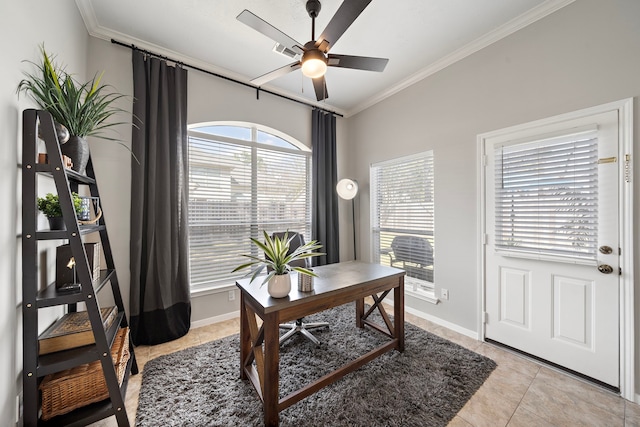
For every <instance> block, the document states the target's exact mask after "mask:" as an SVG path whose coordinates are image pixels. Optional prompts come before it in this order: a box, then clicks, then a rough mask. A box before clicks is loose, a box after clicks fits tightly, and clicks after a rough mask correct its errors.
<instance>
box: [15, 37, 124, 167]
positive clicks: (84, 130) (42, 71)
mask: <svg viewBox="0 0 640 427" xmlns="http://www.w3.org/2000/svg"><path fill="white" fill-rule="evenodd" d="M40 51H41V53H42V62H41V63H39V64H38V63H35V62H31V61H27V62H30V63H31V64H33V65H35V66H36V68H37V71H36V72H35V73H29V72H25V73H24V75H25V76H26V78H25V79H23V80H22V81H20V83H19V84H18V94H20V93H21V92H24V93H25V94H26V95H28V96H29V97H31V99H33V100H34V101H35V102H36V104H37V105H38V107H39V108H41V109H42V110H45V111H48V112H49V113H50V114H51V116H52V117H53V120H54V121H55V122H57V123H59V124H60V125H62V126H64V127H65V128H66V129H67V130H68V131H69V133H70V135H71V136H70V137H69V140H68V141H67V142H66V143H63V142H61V141H59V142H60V143H61V144H62V145H60V149H61V151H62V154H64V155H66V156H68V157H70V158H71V160H72V162H73V167H72V169H73V170H74V171H76V172H78V173H80V174H82V175H84V174H85V168H86V165H87V162H88V160H89V145H88V143H87V139H86V138H87V137H88V136H95V137H98V138H103V139H108V140H112V141H115V142H117V143H118V144H120V145H122V146H123V147H125V148H127V149H129V147H127V146H126V145H125V144H124V143H122V142H120V141H117V140H116V139H114V138H110V137H107V136H105V135H104V134H103V131H104V130H105V129H106V128H109V127H111V126H115V125H118V124H122V122H113V121H108V120H107V119H109V118H110V117H112V116H113V115H114V114H116V113H119V112H125V111H124V110H122V109H121V108H118V107H116V106H115V105H114V103H115V102H116V101H117V100H119V99H120V98H122V97H124V96H125V95H121V94H118V93H113V92H108V90H109V89H108V88H109V87H110V86H108V85H104V84H101V83H100V82H101V80H102V74H99V75H98V74H96V75H94V76H93V78H92V79H91V80H89V81H88V82H86V83H79V82H78V81H76V80H75V79H74V78H73V76H72V75H71V74H69V73H67V72H66V71H65V69H64V67H63V66H60V65H57V64H56V63H54V57H52V56H50V55H49V54H47V52H46V51H45V49H44V45H42V46H41V47H40ZM57 130H58V134H60V132H61V130H60V129H57ZM62 132H63V131H62ZM129 151H131V150H129ZM132 154H133V153H132ZM134 158H135V156H134ZM136 160H137V159H136Z"/></svg>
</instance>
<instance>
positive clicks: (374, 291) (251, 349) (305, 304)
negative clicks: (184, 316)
mask: <svg viewBox="0 0 640 427" xmlns="http://www.w3.org/2000/svg"><path fill="white" fill-rule="evenodd" d="M314 272H315V273H316V274H317V275H318V277H315V278H314V290H313V291H312V292H298V287H297V276H296V274H293V273H292V279H293V280H292V286H291V288H292V289H291V293H290V294H289V296H288V297H285V298H271V297H270V296H269V294H268V293H267V285H266V284H265V285H264V286H262V287H261V286H260V284H261V283H262V277H259V278H256V280H254V281H253V283H251V282H250V279H243V280H239V281H237V282H236V286H238V288H240V378H242V379H243V380H244V379H249V380H250V381H251V382H252V383H253V386H254V387H255V389H256V391H257V392H258V395H259V397H260V399H261V400H262V407H263V410H264V424H265V426H277V425H278V423H279V415H278V414H279V412H280V411H282V410H283V409H285V408H288V407H289V406H291V405H293V404H294V403H296V402H299V401H300V400H302V399H304V398H305V397H307V396H309V395H311V394H313V393H315V392H316V391H318V390H319V389H321V388H322V387H325V386H327V385H329V384H331V383H333V382H335V381H336V380H338V379H340V378H342V377H343V376H345V375H346V374H348V373H349V372H352V371H354V370H356V369H358V368H359V367H361V366H362V365H364V364H365V363H367V362H369V361H371V360H373V359H375V358H376V357H378V356H380V355H381V354H383V353H386V352H388V351H391V350H393V349H396V350H398V351H404V274H405V272H404V271H403V270H400V269H397V268H392V267H385V266H381V265H378V264H368V263H364V262H358V261H350V262H343V263H338V264H331V265H325V266H322V267H315V268H314ZM391 290H393V300H394V304H393V306H394V309H393V315H394V322H391V319H390V318H389V316H388V315H387V313H386V311H385V309H384V307H383V306H382V304H381V302H382V300H383V299H384V298H385V297H386V296H387V294H388V293H389V292H390V291H391ZM368 296H371V297H373V300H374V304H373V306H371V307H370V308H369V310H367V312H366V313H365V311H364V307H365V306H364V298H365V297H368ZM352 301H355V302H356V312H355V324H356V326H357V327H359V328H363V327H364V325H368V326H370V327H372V328H374V329H376V330H378V331H380V332H382V333H383V334H385V335H387V336H389V338H391V340H390V341H388V342H387V343H385V344H383V345H381V346H380V347H378V348H376V349H374V350H371V351H370V352H368V353H366V354H364V355H362V356H360V357H358V358H357V359H355V360H353V361H351V362H349V363H347V364H346V365H344V366H342V367H341V368H338V369H337V370H336V371H334V372H331V373H329V374H327V375H325V376H323V377H321V378H319V379H317V380H316V381H314V382H312V383H311V384H308V385H307V386H305V387H303V388H301V389H299V390H297V391H295V392H293V393H291V394H289V395H287V396H285V397H283V398H282V399H280V398H279V372H278V365H279V361H280V344H279V334H280V333H279V324H280V323H283V322H288V321H291V320H295V319H300V318H302V317H304V316H308V315H310V314H313V313H317V312H319V311H323V310H327V309H329V308H332V307H337V306H339V305H342V304H346V303H349V302H352ZM376 308H377V309H378V310H379V311H380V314H381V315H382V318H383V319H384V323H385V324H384V325H379V324H376V323H374V322H372V321H371V320H369V319H368V317H369V315H370V314H371V313H372V312H373V311H374V310H375V309H376ZM256 316H258V317H260V318H261V319H262V325H261V326H260V327H258V322H257V318H256ZM327 320H329V321H330V319H327ZM254 362H255V365H254Z"/></svg>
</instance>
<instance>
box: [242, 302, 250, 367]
mask: <svg viewBox="0 0 640 427" xmlns="http://www.w3.org/2000/svg"><path fill="white" fill-rule="evenodd" d="M244 303H245V301H244V291H240V378H241V379H243V380H246V379H247V374H246V372H245V371H244V361H245V360H247V357H248V356H249V352H250V351H251V333H250V330H249V320H248V319H247V308H246V307H245V305H244Z"/></svg>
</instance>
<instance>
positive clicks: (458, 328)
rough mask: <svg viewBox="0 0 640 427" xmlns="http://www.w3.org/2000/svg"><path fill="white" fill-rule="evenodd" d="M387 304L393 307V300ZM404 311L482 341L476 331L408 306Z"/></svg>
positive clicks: (386, 301)
mask: <svg viewBox="0 0 640 427" xmlns="http://www.w3.org/2000/svg"><path fill="white" fill-rule="evenodd" d="M384 303H385V304H388V305H390V306H391V307H393V300H386V299H385V301H384ZM404 311H406V312H407V313H410V314H413V315H414V316H416V317H419V318H421V319H424V320H428V321H429V322H433V323H435V324H436V325H439V326H444V327H445V328H447V329H451V330H452V331H454V332H457V333H459V334H462V335H465V336H467V337H469V338H473V339H474V340H478V341H482V340H481V339H480V334H479V333H478V332H476V331H472V330H471V329H467V328H463V327H462V326H460V325H456V324H455V323H451V322H447V321H446V320H443V319H441V318H439V317H436V316H432V315H430V314H427V313H425V312H423V311H420V310H416V309H415V308H411V307H407V306H406V305H405V306H404Z"/></svg>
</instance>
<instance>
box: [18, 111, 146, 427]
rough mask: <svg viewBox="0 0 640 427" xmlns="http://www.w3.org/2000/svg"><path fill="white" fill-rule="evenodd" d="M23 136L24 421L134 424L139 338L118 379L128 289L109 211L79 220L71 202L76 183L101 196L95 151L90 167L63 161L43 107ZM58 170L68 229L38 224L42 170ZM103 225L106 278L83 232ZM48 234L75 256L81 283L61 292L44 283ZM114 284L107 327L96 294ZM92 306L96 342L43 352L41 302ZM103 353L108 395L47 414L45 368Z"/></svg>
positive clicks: (26, 122) (27, 117)
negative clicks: (129, 396) (43, 155)
mask: <svg viewBox="0 0 640 427" xmlns="http://www.w3.org/2000/svg"><path fill="white" fill-rule="evenodd" d="M22 128H23V137H22V319H23V346H24V348H23V375H22V378H23V393H24V412H23V420H24V425H25V426H27V427H31V426H49V425H52V426H53V425H64V426H85V425H87V424H90V423H92V422H95V421H98V420H101V419H103V418H106V417H109V416H111V415H115V417H116V420H117V422H118V426H129V420H128V417H127V411H126V408H125V404H124V398H125V395H126V389H127V383H128V379H129V375H130V374H137V373H138V366H137V363H136V358H135V354H134V351H133V345H132V344H131V343H130V342H129V352H130V357H129V360H128V362H127V366H126V370H125V374H124V379H123V381H122V384H120V383H119V381H118V377H117V372H116V368H115V366H114V363H113V361H112V358H111V346H112V344H113V342H114V339H115V337H116V334H117V332H118V330H119V329H120V328H125V327H127V326H128V323H127V317H126V315H125V310H124V305H123V302H122V295H121V293H120V287H119V284H118V277H117V275H116V270H115V264H114V262H113V254H112V251H111V246H110V244H109V237H108V235H107V227H106V223H105V218H104V215H102V216H101V217H100V219H99V220H98V222H97V223H96V224H94V225H79V224H78V221H77V219H76V214H75V209H74V207H73V201H72V200H73V199H72V191H77V188H78V186H80V185H83V186H88V188H89V192H90V194H91V197H96V198H99V197H100V194H99V192H98V185H97V183H96V180H95V173H94V170H93V164H92V161H91V157H89V163H88V164H87V175H86V176H85V175H80V174H78V173H76V172H74V171H72V170H70V169H66V168H65V167H64V166H63V164H62V155H61V152H60V146H59V144H58V139H57V136H56V132H55V127H54V123H53V119H52V118H51V115H50V114H49V113H48V112H46V111H42V110H34V109H28V110H25V111H24V112H23V124H22ZM38 132H40V134H41V138H42V139H43V140H44V143H45V147H46V151H47V154H48V163H46V164H42V163H37V162H36V158H37V147H38V141H39V136H38ZM38 174H43V175H48V176H50V177H52V178H53V181H54V183H55V187H56V190H57V193H58V197H59V200H60V205H61V208H62V214H63V217H64V223H65V225H66V230H62V231H49V230H38V229H37V215H38V209H37V203H36V201H37V197H38V193H37V175H38ZM90 233H98V234H99V237H100V243H101V245H102V249H103V254H104V259H105V261H106V269H103V270H101V271H100V278H99V279H96V280H93V277H92V274H93V273H92V271H91V269H90V268H89V262H88V259H87V254H86V251H85V246H84V244H83V240H82V236H84V235H87V234H90ZM42 240H68V243H69V244H70V246H71V253H72V255H73V257H74V258H75V259H76V260H79V261H76V274H77V281H78V282H79V283H80V284H81V285H82V287H81V289H80V290H77V291H72V292H70V293H69V292H65V293H59V292H58V291H57V289H56V284H55V283H51V284H46V283H45V284H40V283H39V280H38V268H37V261H38V256H39V253H38V242H39V241H42ZM109 288H110V289H111V291H112V293H113V300H114V301H115V304H116V306H117V307H118V314H117V317H116V320H115V321H114V322H113V324H112V326H111V327H109V328H107V329H106V330H105V328H104V327H103V322H102V317H101V315H100V307H99V306H98V301H97V298H96V295H97V293H99V292H100V291H101V290H102V289H109ZM79 302H82V303H84V304H85V306H86V310H87V314H88V317H89V320H90V322H91V329H92V331H93V334H94V337H95V344H92V345H87V346H83V347H78V348H73V349H70V350H63V351H58V352H55V353H51V354H45V355H41V356H40V355H39V354H38V309H40V308H44V307H52V306H62V305H67V308H68V311H76V304H77V303H79ZM96 360H99V361H100V364H101V366H102V372H103V375H104V378H105V382H106V385H107V389H108V391H109V398H107V399H105V400H103V401H101V402H97V403H92V404H89V405H87V406H83V407H81V408H78V409H75V410H73V411H71V412H69V413H67V414H62V415H59V416H55V417H53V418H51V419H49V420H46V421H44V420H42V418H41V416H40V405H41V399H40V396H39V391H38V387H39V385H40V383H41V381H42V379H43V378H44V376H45V375H48V374H52V373H56V372H60V371H63V370H66V369H70V368H73V367H75V366H79V365H82V364H85V363H90V362H93V361H96Z"/></svg>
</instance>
